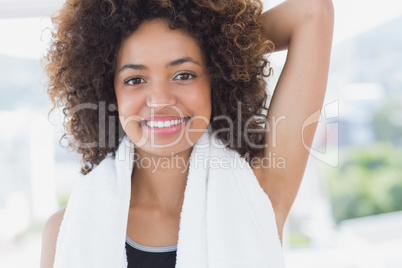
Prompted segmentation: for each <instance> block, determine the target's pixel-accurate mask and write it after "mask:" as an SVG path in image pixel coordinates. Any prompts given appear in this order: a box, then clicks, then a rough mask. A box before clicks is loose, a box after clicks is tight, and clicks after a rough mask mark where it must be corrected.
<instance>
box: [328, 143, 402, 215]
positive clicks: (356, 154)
mask: <svg viewBox="0 0 402 268" xmlns="http://www.w3.org/2000/svg"><path fill="white" fill-rule="evenodd" d="M341 153H342V154H344V155H346V157H345V158H343V157H342V158H343V159H344V160H343V161H342V163H341V164H340V166H339V167H338V168H337V169H332V170H331V171H330V172H329V174H328V183H329V192H330V197H331V201H332V210H333V215H334V218H335V220H336V221H337V222H339V221H342V220H346V219H352V218H357V217H363V216H369V215H375V214H381V213H387V212H393V211H397V210H402V150H401V149H400V148H397V147H394V146H393V145H392V144H391V143H377V144H375V145H372V146H370V147H366V148H352V149H348V150H346V151H342V152H341Z"/></svg>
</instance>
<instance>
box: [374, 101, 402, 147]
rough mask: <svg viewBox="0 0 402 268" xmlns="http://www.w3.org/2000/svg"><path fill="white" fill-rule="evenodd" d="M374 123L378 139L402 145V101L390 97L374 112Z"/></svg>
mask: <svg viewBox="0 0 402 268" xmlns="http://www.w3.org/2000/svg"><path fill="white" fill-rule="evenodd" d="M372 124H373V131H374V135H375V137H376V139H377V140H380V141H392V142H393V143H394V144H399V145H402V101H401V100H399V99H398V98H396V96H395V97H394V98H392V97H389V98H388V99H387V100H386V101H384V102H383V103H382V107H381V108H380V109H378V110H377V111H376V112H375V113H374V114H373V118H372Z"/></svg>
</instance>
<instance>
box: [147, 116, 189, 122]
mask: <svg viewBox="0 0 402 268" xmlns="http://www.w3.org/2000/svg"><path fill="white" fill-rule="evenodd" d="M182 118H187V117H181V116H177V115H154V116H148V117H147V118H145V119H144V120H143V121H168V120H174V119H182Z"/></svg>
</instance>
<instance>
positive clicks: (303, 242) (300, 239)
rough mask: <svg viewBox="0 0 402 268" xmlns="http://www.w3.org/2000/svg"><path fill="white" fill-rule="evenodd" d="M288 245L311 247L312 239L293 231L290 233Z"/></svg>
mask: <svg viewBox="0 0 402 268" xmlns="http://www.w3.org/2000/svg"><path fill="white" fill-rule="evenodd" d="M288 243H289V244H290V245H291V247H308V246H310V243H311V241H310V238H309V237H308V236H306V235H305V234H303V233H301V232H298V231H295V230H291V231H289V240H288Z"/></svg>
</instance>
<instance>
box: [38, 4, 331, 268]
mask: <svg viewBox="0 0 402 268" xmlns="http://www.w3.org/2000/svg"><path fill="white" fill-rule="evenodd" d="M333 12H334V10H333V5H332V1H330V0H303V1H301V0H287V1H285V2H284V3H282V4H280V5H278V6H277V7H275V8H273V9H271V10H269V11H267V12H265V13H264V14H263V15H262V17H261V22H262V24H263V27H264V29H265V30H266V32H267V36H268V38H270V39H271V40H273V41H274V43H275V45H276V50H282V49H288V57H287V60H286V63H285V66H284V69H283V71H282V74H281V76H280V78H279V81H278V84H277V86H276V88H275V91H274V94H273V98H272V101H271V105H270V109H269V112H268V115H267V119H268V122H269V123H270V125H275V121H276V122H277V123H276V129H275V131H270V132H266V141H267V143H268V144H270V146H268V147H267V148H266V149H265V151H264V156H265V157H269V156H270V155H272V154H273V153H275V154H276V155H277V156H280V157H283V158H284V159H285V161H286V168H275V167H270V168H264V167H261V168H254V169H253V171H254V174H255V175H256V177H257V179H258V181H259V183H260V185H261V187H262V188H263V190H264V191H265V192H266V193H267V195H268V196H269V198H270V200H271V202H272V205H273V208H274V211H275V216H276V222H277V226H278V233H279V236H280V237H282V230H283V225H284V223H285V220H286V218H287V215H288V213H289V211H290V208H291V206H292V204H293V202H294V200H295V198H296V195H297V192H298V189H299V187H300V183H301V180H302V178H303V174H304V170H305V167H306V163H307V160H308V156H309V150H308V148H310V147H311V144H312V142H313V138H314V134H315V131H316V127H317V122H318V119H319V112H320V110H321V107H322V104H323V100H324V96H325V90H326V84H327V79H328V69H329V58H330V50H331V43H332V35H333V20H334V15H333ZM141 30H143V32H142V33H143V34H140V33H141ZM154 33H155V35H154ZM156 33H158V34H156ZM170 37H174V38H170ZM152 38H153V39H152ZM155 40H157V41H155ZM182 42H185V43H182ZM166 45H167V46H169V48H170V49H169V50H168V51H164V47H165V46H166ZM140 49H145V50H147V51H148V52H149V51H151V52H149V53H146V51H143V53H140ZM148 49H149V50H148ZM183 56H189V57H191V58H193V59H195V60H196V61H197V62H199V63H200V65H197V64H191V63H184V64H183V65H178V66H175V67H174V68H172V67H166V64H168V62H170V61H172V60H175V59H177V58H180V57H183ZM127 63H130V64H143V65H146V66H147V67H148V70H146V71H144V70H142V71H141V72H142V73H141V75H142V76H144V78H145V79H144V81H145V83H144V84H141V86H139V87H138V88H139V90H137V89H136V90H132V87H130V86H124V84H122V81H123V80H122V79H125V78H126V77H127V75H128V76H130V75H131V76H132V75H134V74H135V75H137V74H138V73H137V72H138V70H136V71H134V70H124V72H123V71H122V72H120V73H118V72H117V73H116V77H115V90H116V96H117V99H118V106H119V114H120V115H122V116H124V118H123V122H127V121H125V120H126V119H127V118H130V119H132V120H131V121H129V123H127V124H126V125H124V123H122V124H123V127H125V130H126V133H127V134H128V135H129V137H130V138H131V139H132V140H133V141H134V142H135V143H136V144H140V141H141V139H140V137H141V135H142V134H144V132H143V130H142V129H141V125H139V124H138V121H140V120H141V118H143V117H146V116H149V115H150V111H151V110H152V109H155V113H156V114H158V113H160V114H171V113H174V112H177V111H178V110H180V111H181V112H182V113H183V114H184V115H188V116H192V117H196V116H197V115H200V116H203V117H204V118H208V119H209V118H210V111H211V110H210V109H211V107H210V106H208V104H209V105H210V99H209V93H210V91H209V90H210V85H209V79H208V75H207V73H206V67H205V63H204V60H203V55H202V52H201V51H200V49H199V47H198V46H197V44H196V42H195V41H194V40H192V39H191V37H189V36H188V35H186V34H185V33H184V32H181V31H177V30H175V31H172V30H170V29H168V28H166V24H164V23H163V21H161V20H156V21H152V22H149V23H148V22H147V23H144V24H143V25H141V27H140V28H139V29H138V30H137V31H136V32H135V33H134V34H132V35H131V36H130V37H128V39H127V40H125V42H124V44H123V47H122V48H121V50H120V51H119V54H118V63H117V64H118V68H117V70H119V69H120V68H121V67H122V66H124V65H125V64H127ZM119 67H120V68H119ZM173 69H174V70H173ZM182 70H187V71H188V70H190V71H194V72H196V74H198V76H197V79H194V80H193V79H189V80H186V81H185V82H183V81H179V82H178V81H177V80H175V77H176V76H175V75H176V74H177V72H180V71H182ZM129 72H133V73H130V74H128V73H129ZM180 77H181V78H189V76H185V77H183V76H180ZM135 81H137V82H138V81H142V80H135ZM180 83H184V84H180ZM188 89H190V90H192V91H191V92H192V94H194V95H193V96H197V98H192V97H191V96H189V95H190V94H180V93H183V92H186V91H187V90H188ZM127 96H135V98H134V97H133V98H132V100H130V101H129V100H127ZM130 99H131V98H130ZM134 99H135V100H134ZM155 104H160V105H156V106H158V107H154V106H155ZM172 107H177V108H179V109H178V110H175V109H174V108H172ZM317 111H318V113H317V114H315V113H316V112H317ZM312 114H315V115H314V116H313V117H312V118H313V119H315V122H316V123H314V124H311V125H309V126H307V127H305V128H303V123H304V122H305V121H306V119H307V118H309V117H310V116H311V115H312ZM130 116H131V117H130ZM281 116H285V119H284V120H281V121H280V122H279V123H278V118H279V117H281ZM121 120H122V118H121ZM136 120H137V121H136ZM206 126H207V122H206V120H198V121H196V120H194V122H192V123H191V124H189V127H188V128H186V129H185V130H183V132H184V133H189V134H190V133H191V130H192V129H198V130H203V129H205V128H206ZM202 132H203V131H202ZM202 132H199V133H191V135H189V137H190V139H183V138H182V139H180V138H179V139H177V137H170V138H166V137H165V138H158V140H157V142H158V144H159V145H163V144H168V143H169V142H171V141H172V140H171V139H174V140H175V141H176V143H175V144H174V145H173V146H172V147H170V148H169V149H163V148H162V149H155V148H152V146H150V144H149V143H142V144H141V145H142V146H141V148H137V152H138V153H139V154H140V157H151V158H154V159H159V158H164V159H167V161H169V160H170V161H173V159H172V157H171V155H170V154H169V152H171V151H173V152H174V154H175V155H178V156H180V157H182V158H183V159H188V157H189V155H190V153H191V149H192V148H191V143H192V142H195V141H196V140H198V138H199V137H200V136H201V134H202ZM290 133H291V134H290ZM145 134H146V133H145ZM290 135H291V136H290ZM306 148H307V149H306ZM183 169H184V170H185V165H184V164H183V166H176V168H172V169H169V170H168V171H167V170H164V172H163V176H162V175H161V174H162V173H161V170H156V171H155V173H152V172H150V170H149V169H137V171H136V172H134V173H133V176H132V199H131V203H130V211H129V221H128V226H127V234H128V236H129V237H130V238H131V239H133V240H134V241H135V242H137V243H139V244H143V245H146V246H170V245H176V244H177V235H178V231H179V219H180V210H181V206H182V202H183V194H184V189H185V180H186V178H187V172H184V173H183V172H182V171H183ZM167 182H169V183H167ZM63 214H64V209H62V210H60V211H59V212H57V213H56V214H55V215H53V216H52V217H51V218H50V219H49V221H48V222H47V224H46V227H45V229H44V231H43V248H42V261H41V267H42V268H46V267H52V263H53V261H54V253H55V244H56V238H57V233H58V231H59V226H60V224H61V221H62V217H63ZM136 230H141V232H138V231H136Z"/></svg>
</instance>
